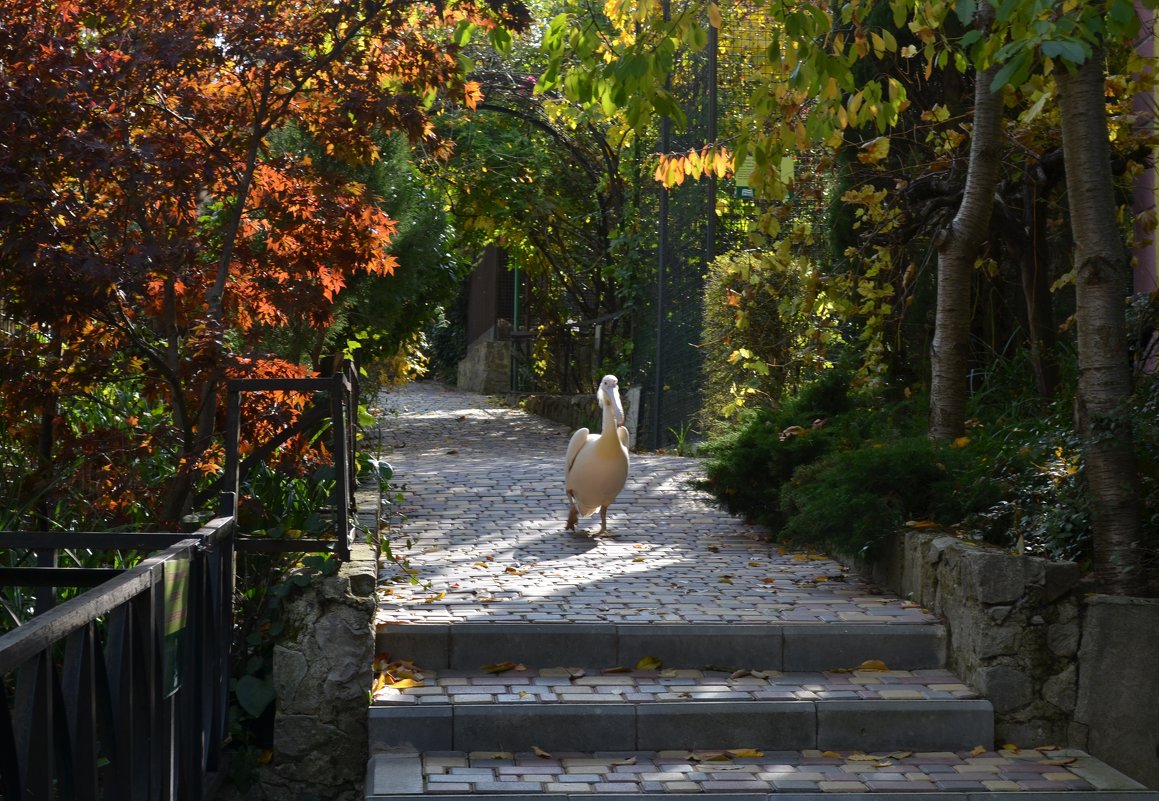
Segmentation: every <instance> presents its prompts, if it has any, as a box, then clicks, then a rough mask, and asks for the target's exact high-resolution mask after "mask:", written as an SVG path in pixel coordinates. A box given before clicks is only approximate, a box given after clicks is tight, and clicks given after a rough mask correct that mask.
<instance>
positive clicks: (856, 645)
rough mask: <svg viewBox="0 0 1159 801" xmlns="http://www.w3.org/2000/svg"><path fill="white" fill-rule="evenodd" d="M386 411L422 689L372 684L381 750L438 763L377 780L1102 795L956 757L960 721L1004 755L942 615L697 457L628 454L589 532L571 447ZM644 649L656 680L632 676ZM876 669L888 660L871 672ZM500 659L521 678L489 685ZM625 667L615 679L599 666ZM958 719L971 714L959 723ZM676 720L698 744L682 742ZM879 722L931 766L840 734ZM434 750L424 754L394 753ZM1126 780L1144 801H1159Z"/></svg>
mask: <svg viewBox="0 0 1159 801" xmlns="http://www.w3.org/2000/svg"><path fill="white" fill-rule="evenodd" d="M385 403H386V405H387V406H388V407H391V408H393V409H395V410H397V411H399V412H400V414H399V415H398V416H397V417H396V416H384V417H383V424H382V427H381V431H380V432H379V434H380V435H381V439H382V441H383V443H384V446H385V447H384V453H383V456H384V457H385V458H386V459H387V460H388V461H390V462H391V463H392V465H393V466H394V469H395V480H396V481H397V482H399V483H400V484H405V486H406V491H405V497H404V499H403V502H402V503H401V504H400V505H399V509H398V510H397V511H399V512H401V516H398V517H395V518H393V519H392V521H391V523H392V525H391V535H392V538H393V542H392V546H393V547H394V549H395V552H396V554H398V555H399V556H400V557H401V558H403V559H404V560H405V562H406V570H405V571H404V570H402V569H400V567H399V566H398V565H395V564H391V563H387V564H385V565H384V566H383V569H382V572H381V576H380V587H379V614H378V623H379V632H378V635H379V636H378V645H379V650H380V651H383V652H385V653H388V654H389V655H390V656H391V658H393V659H410V660H413V661H414V662H415V664H416V665H417V667H418V668H419V669H420V672H422V673H423V675H422V678H421V682H422V686H420V687H414V688H405V689H403V690H397V689H395V688H384V689H383V690H382V691H381V692H380V693H379V694H378V696H377V697H376V699H375V703H376V706H375V707H374V709H373V710H372V713H371V717H370V729H371V742H372V744H373V745H374V747H376V748H385V749H405V748H406V747H407V746H409V747H410V748H412V749H416V748H417V749H418V750H427V751H428V753H427V754H425V755H424V756H423V757H422V758H421V760H420V758H419V756H418V754H417V753H412V752H410V751H408V752H407V753H405V754H403V755H402V757H399V758H395V757H393V756H391V757H388V756H384V755H379V756H378V757H376V759H377V760H378V761H377V762H376V763H374V764H377V765H378V766H379V770H378V772H377V774H374V773H373V772H371V774H368V779H369V780H373V781H371V784H373V783H374V781H377V780H378V779H381V781H382V784H383V786H384V787H386V786H389V785H391V784H392V783H393V784H394V785H395V786H396V787H398V788H403V786H404V785H405V787H406V788H407V789H406V793H405V794H406V795H408V796H410V797H414V791H413V785H414V783H415V781H416V777H417V781H418V783H419V785H420V786H424V787H425V789H426V792H427V793H429V794H432V795H438V796H439V797H440V798H442V799H446V801H468V800H469V799H471V798H473V797H477V798H479V799H480V801H483V799H484V798H485V797H488V796H494V797H497V798H501V797H503V796H506V795H512V794H524V795H526V794H536V795H540V794H557V795H565V796H578V795H597V794H598V795H603V796H604V797H605V801H627V799H632V798H635V797H637V796H639V795H640V794H642V793H646V794H662V795H664V796H665V797H667V798H668V799H670V801H693V800H694V799H695V798H696V797H697V796H700V795H704V794H709V795H712V794H721V795H723V794H742V795H743V794H755V795H761V796H765V795H767V794H770V793H777V794H784V793H788V794H790V796H791V795H792V794H793V793H798V794H801V795H802V796H804V795H806V794H817V793H822V792H828V793H882V794H886V795H887V796H891V795H892V794H896V795H901V794H903V793H904V794H907V795H909V796H910V797H913V796H912V794H913V793H924V794H926V796H928V797H931V798H932V797H935V796H936V795H937V794H938V793H947V792H950V793H961V794H966V793H979V794H981V793H1016V792H1017V793H1020V794H1021V795H1022V797H1024V798H1027V799H1028V800H1029V801H1038V799H1041V798H1048V797H1049V798H1055V797H1057V796H1059V795H1065V794H1066V793H1070V792H1084V791H1085V792H1091V791H1093V790H1095V789H1096V788H1099V787H1101V786H1102V785H1100V784H1099V782H1101V781H1103V779H1101V778H1099V777H1100V776H1103V774H1102V773H1100V772H1099V770H1100V769H1099V767H1098V765H1099V763H1097V762H1096V761H1094V760H1090V758H1089V757H1086V755H1084V754H1082V753H1081V752H1075V754H1074V755H1075V756H1076V762H1075V763H1074V769H1073V770H1072V769H1071V768H1070V766H1060V765H1047V764H1043V759H1042V756H1041V755H1039V754H1026V753H1023V754H1007V753H1005V752H997V753H996V752H986V753H983V754H981V755H976V754H973V753H972V752H969V751H968V750H965V749H964V750H962V751H958V750H954V749H956V748H957V747H959V745H962V744H961V743H957V742H956V741H954V742H952V743H951V742H950V740H949V739H948V738H947V737H946V736H945V732H946V731H947V730H953V731H954V732H955V735H956V736H959V737H962V738H963V739H964V740H968V741H969V743H970V745H969V747H972V746H973V745H975V744H977V743H978V742H990V741H992V739H993V738H992V736H988V735H989V734H990V732H991V729H988V728H987V726H988V725H989V726H992V710H991V709H990V707H989V704H988V703H987V702H984V701H981V700H980V699H978V697H977V695H976V693H975V692H974V691H973V690H972V688H970V687H968V686H967V685H965V684H964V683H962V682H961V681H960V680H959V679H958V678H957V677H956V676H954V675H953V674H951V673H950V672H948V671H946V670H944V669H943V668H942V667H941V665H942V660H943V658H944V651H945V632H944V630H943V629H942V628H941V626H940V625H939V624H938V623H937V621H936V620H935V619H934V618H933V617H932V616H931V615H929V613H927V612H924V611H922V610H921V609H919V608H917V607H916V606H915V605H914V604H908V603H905V602H903V601H901V600H899V599H897V598H892V597H889V596H884V595H880V594H878V593H877V592H876V591H875V590H874V588H872V587H870V586H869V585H868V584H867V583H866V582H864V581H863V580H862V579H860V578H859V577H858V576H857V575H856V574H853V573H851V572H849V571H848V570H847V569H846V568H845V567H844V566H842V565H841V564H839V563H838V562H836V561H832V560H829V559H819V558H813V557H812V556H811V555H807V554H799V553H793V552H791V551H786V550H784V549H782V548H780V547H779V546H777V545H776V544H774V543H771V542H769V541H768V539H767V537H766V536H765V533H764V532H763V531H762V530H761V529H760V528H758V527H755V526H751V525H747V524H745V523H744V522H743V521H740V520H738V519H736V518H733V517H731V516H729V515H727V514H726V513H724V512H723V511H721V510H719V509H718V508H717V507H716V506H715V505H714V504H713V502H712V500H711V498H709V497H708V496H707V495H706V494H705V493H703V492H701V491H700V490H698V489H696V488H695V487H694V486H693V482H695V481H696V480H697V479H698V478H700V477H701V476H702V475H703V474H702V472H701V471H702V464H701V463H699V462H697V461H696V460H692V459H685V458H681V457H675V456H658V455H652V454H633V456H632V467H631V473H630V477H629V481H628V484H627V486H626V487H625V489H624V491H623V493H622V494H621V496H620V498H619V499H617V501H616V503H614V504H613V505H612V507H611V510H610V514H609V518H610V519H609V528H610V531H609V536H603V537H594V536H591V533H592V528H593V522H592V521H591V520H587V521H583V523H582V524H581V529H582V530H581V531H580V532H578V533H576V534H572V533H570V532H565V531H564V530H563V526H562V522H563V518H564V514H565V512H566V504H565V502H564V498H563V493H562V486H561V485H562V466H561V461H562V455H563V452H564V450H565V448H566V443H567V439H568V436H569V434H570V432H568V431H567V430H565V429H563V428H562V427H560V426H557V425H555V424H553V423H549V422H547V421H544V420H540V419H538V418H535V417H533V416H530V415H527V414H525V413H523V412H521V411H519V410H516V409H509V408H503V407H499V406H497V405H494V404H492V403H490V402H489V401H487V399H485V398H482V397H480V396H476V395H468V394H464V393H457V392H453V391H449V390H444V389H442V388H440V387H438V386H437V385H434V384H428V383H419V384H411V385H407V386H406V387H403V388H401V389H398V390H393V391H392V392H391V393H389V394H388V396H387V397H386V398H385ZM497 464H501V465H502V467H503V469H502V470H497V469H496V466H497ZM405 540H409V541H410V542H411V543H412V544H411V545H410V546H404V545H403V542H404V541H405ZM411 570H413V571H414V573H415V575H417V576H418V577H419V578H420V583H419V584H412V583H410V580H409V579H410V573H409V571H411ZM721 578H726V579H727V581H723V582H722V581H721V580H720V579H721ZM817 579H830V580H829V581H818V580H817ZM835 579H839V580H835ZM985 580H988V579H987V578H986V577H978V578H977V581H978V582H979V583H980V584H981V583H985ZM999 583H1000V582H999ZM991 585H994V582H993V581H992V582H991ZM991 585H987V587H988V591H990V590H992V591H994V592H997V591H998V590H1000V589H1001V587H997V589H995V587H996V585H995V586H991ZM885 649H888V652H887V653H886V652H884V651H885ZM646 657H650V658H653V659H657V660H659V662H660V664H661V667H660V668H659V669H651V670H634V669H633V667H634V666H635V665H636V664H637V663H638V662H639V661H640V660H641V659H644V658H646ZM867 659H882V660H883V661H885V662H886V663H887V664H888V665H889V666H890V667H891V668H892V669H891V670H886V671H867V670H862V669H858V668H859V665H861V663H862V662H864V661H865V660H867ZM504 662H511V663H522V666H521V667H520V668H519V669H514V668H512V669H510V670H502V671H498V672H495V671H492V670H490V669H489V670H487V671H484V670H483V666H484V665H493V664H497V663H504ZM614 667H615V668H621V669H622V670H624V671H626V672H619V671H617V672H614V673H604V672H602V671H603V670H604V669H607V668H614ZM577 668H584V673H583V674H579V673H578V672H577ZM754 674H755V675H754ZM998 678H1003V677H1002V676H999V677H998ZM988 681H989V683H990V685H992V686H997V685H998V684H1000V683H1001V682H999V681H997V679H994V677H993V676H991V677H989V679H988ZM1007 683H1010V682H1007ZM1015 689H1017V688H1015ZM1014 694H1016V693H1007V695H1010V696H1011V697H1013V695H1014ZM866 702H868V703H866ZM961 709H967V710H970V712H969V714H968V715H967V716H966V717H960V718H958V719H956V720H954V721H953V722H947V721H949V720H950V718H949V717H946V716H947V715H948V714H949V713H950V710H961ZM773 710H776V711H777V712H778V714H777V715H775V716H774V715H771V714H769V713H770V712H771V711H773ZM866 710H869V711H868V712H867V711H866ZM859 716H860V717H859ZM987 721H989V722H987ZM679 730H684V731H685V732H686V733H687V734H688V735H689V738H690V739H689V742H690V745H695V746H696V747H697V748H700V749H705V750H702V751H700V752H696V753H693V752H691V751H688V750H679V749H671V748H670V746H671V745H672V743H673V740H674V734H673V733H674V732H677V731H679ZM876 730H885V731H889V732H893V733H895V734H896V735H897V739H898V743H897V745H898V747H899V748H902V747H904V748H912V747H915V746H925V747H928V748H929V750H927V751H924V752H918V753H913V754H909V755H908V756H903V755H899V754H893V755H886V754H885V753H884V751H882V752H880V753H881V754H882V756H881V759H880V760H879V761H874V760H869V759H867V757H866V753H865V752H867V751H869V749H870V745H871V744H870V743H856V742H850V741H849V740H848V738H845V739H842V737H844V736H845V735H846V734H848V733H849V732H853V733H854V735H855V736H854V738H853V739H856V737H857V736H862V735H863V734H864V733H872V732H874V731H876ZM939 731H941V732H942V734H939ZM858 732H861V733H862V735H858V734H857V733H858ZM839 733H840V734H841V735H842V736H841V737H838V736H837V735H838V734H839ZM420 734H421V736H422V738H424V739H423V742H422V743H420V744H416V743H413V742H403V741H402V740H398V741H396V739H397V738H400V737H401V738H404V739H414V737H416V736H418V735H420ZM392 738H395V739H392ZM903 741H904V742H903ZM451 744H454V745H456V746H462V750H449V748H450V745H451ZM879 744H880V743H875V744H873V746H872V747H874V748H876V746H877V745H879ZM802 745H806V746H808V747H806V748H805V749H804V750H792V749H799V748H801V747H802ZM818 745H819V746H820V747H817V746H818ZM844 746H848V748H846V749H845V750H837V751H830V750H828V749H830V748H832V747H838V748H841V747H844ZM862 746H864V751H863V752H855V751H852V750H849V749H851V748H857V747H862ZM931 746H932V747H931ZM730 747H731V748H734V749H739V748H748V749H758V751H757V752H754V753H761V756H759V757H756V756H746V757H740V758H732V759H727V760H726V761H718V760H717V759H716V758H715V756H716V755H719V754H720V751H719V750H716V751H709V750H707V749H721V748H730ZM533 748H537V749H542V750H539V751H537V752H533V751H532V749H533ZM651 748H655V749H661V748H666V749H669V750H658V751H652V750H646V749H651ZM489 749H493V750H489ZM636 749H645V750H636ZM872 753H874V754H877V753H879V751H876V750H874V751H872ZM1066 753H1067V754H1068V755H1070V752H1066ZM734 757H735V755H734ZM393 765H404V766H410V767H408V768H407V770H406V771H401V772H400V771H399V770H395V769H394V768H393V767H392V766H393ZM388 768H389V769H388ZM1088 777H1089V778H1090V781H1088V780H1087V778H1088ZM1092 782H1093V783H1092ZM373 789H374V788H373V787H368V792H369V793H370V794H371V795H370V796H368V797H374V796H375V794H374V793H373V792H372V791H373ZM1133 789H1136V791H1137V794H1136V795H1135V796H1133V798H1134V799H1136V801H1159V796H1157V795H1156V794H1154V793H1149V794H1148V793H1141V792H1138V790H1140V789H1141V788H1133ZM1104 795H1108V794H1107V793H1102V792H1100V797H1099V801H1107V799H1106V798H1103V796H1104ZM384 798H390V801H401V800H402V796H399V795H397V794H392V793H386V794H384ZM977 798H978V801H981V796H978V797H977ZM1087 798H1088V799H1089V797H1087ZM788 801H792V798H791V797H790V799H788Z"/></svg>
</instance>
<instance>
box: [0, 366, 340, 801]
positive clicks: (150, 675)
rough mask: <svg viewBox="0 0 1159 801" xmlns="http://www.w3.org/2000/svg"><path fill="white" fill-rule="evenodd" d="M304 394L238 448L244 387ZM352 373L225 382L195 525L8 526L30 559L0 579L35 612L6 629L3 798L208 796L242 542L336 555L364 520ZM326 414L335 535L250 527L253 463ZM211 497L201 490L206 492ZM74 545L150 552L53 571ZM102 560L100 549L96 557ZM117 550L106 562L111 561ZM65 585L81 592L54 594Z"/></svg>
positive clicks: (224, 701)
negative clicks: (293, 415)
mask: <svg viewBox="0 0 1159 801" xmlns="http://www.w3.org/2000/svg"><path fill="white" fill-rule="evenodd" d="M246 392H304V393H313V394H314V396H315V397H314V403H313V405H312V406H311V407H309V408H308V409H306V410H305V412H304V413H303V414H302V415H301V416H300V418H299V419H298V420H297V421H296V422H295V423H294V424H293V425H291V426H287V427H286V428H285V429H283V430H282V431H280V432H279V433H277V434H276V435H274V436H273V437H272V438H271V439H270V440H269V441H267V442H264V443H251V445H252V448H251V451H250V453H249V455H248V456H247V457H246V458H245V459H241V458H240V453H239V437H240V428H241V424H240V421H241V397H242V394H243V393H246ZM357 396H358V384H357V377H356V373H355V371H354V369H353V367H352V366H350V365H347V366H345V367H344V368H343V370H342V371H341V372H339V373H337V374H335V375H333V376H331V377H330V378H314V379H269V380H267V379H245V380H236V381H230V382H229V386H228V408H227V425H226V429H227V430H226V445H225V448H226V463H225V470H224V477H223V478H222V479H221V480H219V481H218V482H217V483H216V484H214V485H213V487H211V489H210V493H211V495H212V494H216V495H217V501H218V503H219V505H220V508H221V510H222V511H221V513H220V514H221V516H220V517H218V518H216V519H214V520H212V521H210V522H208V523H206V524H205V525H203V526H202V527H201V528H200V529H198V530H197V531H196V532H193V533H142V532H135V533H102V532H44V531H6V532H0V549H12V550H15V551H25V552H27V553H26V554H25V556H34V557H35V558H34V559H31V560H30V559H27V558H25V559H24V561H25V562H32V561H34V562H35V563H36V566H21V567H0V586H11V587H25V588H35V589H36V590H37V603H36V611H37V614H36V615H35V616H34V617H32V618H31V619H30V620H29V621H27V622H25V623H23V624H22V625H20V626H19V627H18V628H16V629H14V630H12V631H10V632H8V633H6V634H4V635H3V636H0V693H2V695H3V699H2V701H3V703H0V801H17V800H19V801H50V800H52V801H56V800H57V799H69V800H70V801H71V799H76V800H77V801H97V800H98V799H102V800H105V801H202V800H203V799H206V798H208V797H209V795H210V794H211V791H212V789H213V785H214V784H215V780H216V778H218V777H220V775H221V772H222V759H223V747H224V745H225V742H226V735H227V726H228V717H229V704H230V691H229V679H230V646H231V639H232V635H233V598H234V581H235V572H234V570H235V553H236V551H238V550H247V551H260V552H280V553H316V552H327V553H333V554H335V555H336V556H337V557H338V558H340V559H348V558H349V555H350V544H351V540H352V538H353V535H354V531H355V521H356V519H357V518H356V511H357V510H356V508H355V502H354V491H355V486H356V480H355V450H354V448H355V437H356V425H357V413H356V409H357ZM327 426H329V435H330V437H329V443H330V449H331V452H332V458H333V464H334V474H335V481H334V491H333V495H332V500H331V504H332V505H331V507H330V508H329V509H327V510H324V511H326V512H327V513H328V514H331V515H332V516H333V521H334V537H333V538H332V539H275V538H256V537H246V536H242V535H241V534H240V533H239V531H238V528H237V523H236V518H237V498H238V494H237V493H238V490H239V487H240V486H242V485H243V483H244V478H245V476H246V474H247V473H248V472H249V471H250V470H252V469H253V468H254V467H255V466H256V465H257V464H259V463H260V462H261V461H262V460H263V459H264V458H266V457H267V456H268V455H269V454H270V453H272V452H273V451H274V450H275V449H276V448H277V447H278V446H279V445H280V444H282V443H284V442H287V441H288V440H289V439H290V438H291V437H293V436H295V435H296V434H306V435H307V436H311V435H317V436H321V435H322V434H324V433H326V432H325V429H326V427H327ZM207 497H208V496H207ZM65 549H78V550H81V551H84V552H91V553H110V554H112V553H114V552H116V553H117V554H118V555H119V557H120V559H119V560H118V561H121V562H123V561H125V560H126V559H131V558H133V554H134V553H135V554H136V557H142V556H143V557H144V558H143V560H142V561H140V563H139V564H137V565H136V566H135V567H131V568H128V569H125V570H122V569H118V568H113V567H57V566H55V565H57V562H58V559H57V555H58V552H59V551H62V550H65ZM95 561H97V562H99V561H100V560H95ZM106 561H108V560H106ZM60 588H87V589H85V590H84V591H83V592H81V593H80V594H79V595H76V596H75V597H72V598H70V599H68V600H66V601H64V602H62V603H60V604H59V605H57V604H55V598H56V596H57V590H58V589H60Z"/></svg>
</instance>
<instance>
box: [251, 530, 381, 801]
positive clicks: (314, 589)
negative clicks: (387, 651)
mask: <svg viewBox="0 0 1159 801" xmlns="http://www.w3.org/2000/svg"><path fill="white" fill-rule="evenodd" d="M376 566H377V563H376V555H375V552H374V549H373V548H372V547H371V546H369V545H366V544H363V543H358V544H355V545H354V546H353V547H352V549H351V560H350V561H349V562H346V563H344V564H343V565H342V566H341V567H340V568H339V570H338V573H337V574H336V575H333V576H326V577H323V576H317V575H315V576H313V578H312V580H311V582H310V584H309V585H308V586H306V587H305V588H303V589H302V590H301V592H299V593H296V594H294V595H293V596H292V598H291V600H289V601H288V602H287V604H286V608H285V619H286V634H285V636H284V637H283V638H282V640H281V641H280V642H279V643H278V644H277V645H276V646H275V648H274V690H275V692H276V693H277V701H276V704H277V709H276V713H275V721H274V753H273V758H272V759H271V761H270V763H269V764H268V765H266V766H265V767H263V768H262V770H261V772H260V782H261V790H262V793H263V795H262V797H263V798H269V799H279V800H280V801H289V800H290V799H307V798H318V799H327V800H328V801H330V800H331V799H332V800H333V801H361V799H362V798H363V784H364V781H365V778H366V755H367V753H368V750H369V745H368V738H367V707H368V705H369V701H368V699H369V694H370V689H371V686H372V684H373V663H374V615H375V611H376V599H375V583H376V581H377V570H376Z"/></svg>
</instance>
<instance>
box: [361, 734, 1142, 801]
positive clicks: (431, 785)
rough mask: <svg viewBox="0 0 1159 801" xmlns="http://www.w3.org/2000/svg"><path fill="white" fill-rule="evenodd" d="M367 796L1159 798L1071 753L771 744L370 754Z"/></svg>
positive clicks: (373, 800)
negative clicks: (781, 746)
mask: <svg viewBox="0 0 1159 801" xmlns="http://www.w3.org/2000/svg"><path fill="white" fill-rule="evenodd" d="M366 789H367V795H366V798H367V801H404V800H405V799H414V798H416V797H417V796H426V797H428V798H436V797H437V798H439V799H443V801H455V800H456V799H461V800H462V801H468V800H469V801H483V799H487V800H488V801H507V800H508V799H511V801H515V799H522V798H526V797H527V796H528V795H529V794H531V795H550V796H553V797H556V798H560V799H562V798H567V799H569V801H571V799H575V800H576V801H578V799H581V798H583V799H586V798H590V797H591V796H592V795H594V794H598V795H599V797H600V798H601V799H602V800H603V801H618V800H619V799H633V801H636V799H638V798H640V797H641V796H646V795H647V796H653V797H654V796H656V795H662V796H664V797H665V798H669V799H673V800H674V801H675V799H680V800H681V801H694V800H695V801H725V799H735V798H736V797H737V796H738V795H740V796H743V797H746V798H749V799H757V798H759V799H760V800H761V801H798V800H799V801H815V799H816V798H817V794H818V793H825V794H829V795H832V794H838V795H840V796H841V797H842V798H843V799H846V801H852V800H853V799H860V798H865V799H872V801H894V799H896V801H927V800H928V801H934V800H935V799H937V801H955V800H958V801H1044V800H1045V799H1055V801H1057V799H1066V801H1159V793H1156V792H1153V791H1149V790H1146V789H1145V788H1144V787H1143V786H1142V785H1140V784H1139V783H1137V782H1135V781H1133V780H1132V779H1130V778H1128V777H1126V776H1124V775H1123V774H1122V773H1119V772H1118V771H1116V770H1114V769H1113V768H1110V767H1108V766H1107V765H1105V764H1104V763H1102V762H1100V761H1098V760H1096V759H1094V758H1092V757H1090V756H1088V755H1087V754H1085V753H1084V752H1082V751H1076V750H1044V751H1025V750H1024V751H1017V752H1014V751H1005V750H1004V751H997V752H995V751H983V750H981V749H972V750H970V751H920V752H911V751H897V750H882V751H878V750H874V751H872V752H868V751H850V750H834V751H828V750H821V749H805V750H774V749H771V748H766V747H760V743H759V741H756V740H755V739H754V742H752V743H750V744H749V745H748V746H746V748H745V750H743V751H742V750H734V751H733V752H732V753H729V752H727V751H725V750H724V749H722V748H716V749H705V750H702V751H697V752H689V751H622V752H615V751H606V750H601V751H595V752H576V751H568V752H563V751H554V752H549V751H546V750H542V749H541V750H539V751H534V752H532V751H526V752H516V753H510V752H506V753H505V752H494V751H481V752H475V753H471V752H461V751H460V752H453V751H438V752H429V753H425V754H421V755H420V754H418V753H415V752H408V751H396V752H392V753H380V754H376V755H374V756H373V757H372V758H371V760H370V764H369V766H368V772H367V782H366Z"/></svg>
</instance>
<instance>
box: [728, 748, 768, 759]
mask: <svg viewBox="0 0 1159 801" xmlns="http://www.w3.org/2000/svg"><path fill="white" fill-rule="evenodd" d="M725 753H726V754H728V755H729V756H730V757H732V758H733V759H760V758H761V757H763V756H764V755H765V753H764V751H758V750H757V749H755V748H733V749H730V750H728V751H726V752H725Z"/></svg>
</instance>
